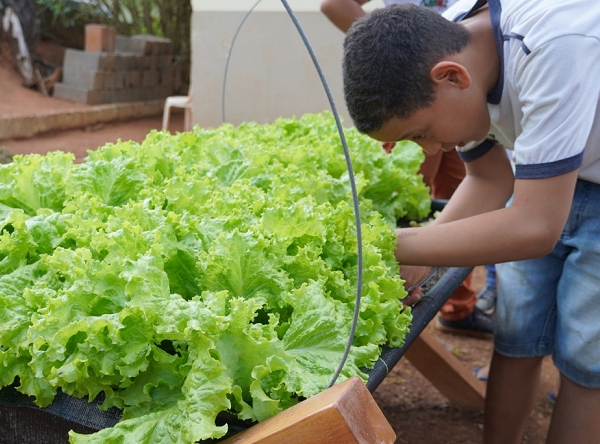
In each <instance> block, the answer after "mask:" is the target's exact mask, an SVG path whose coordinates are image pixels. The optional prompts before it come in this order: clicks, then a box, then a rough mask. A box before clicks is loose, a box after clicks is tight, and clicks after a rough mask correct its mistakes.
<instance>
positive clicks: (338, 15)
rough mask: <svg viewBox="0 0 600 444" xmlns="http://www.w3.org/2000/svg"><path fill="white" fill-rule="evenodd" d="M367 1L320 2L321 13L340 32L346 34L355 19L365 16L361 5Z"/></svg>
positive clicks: (332, 0) (338, 0)
mask: <svg viewBox="0 0 600 444" xmlns="http://www.w3.org/2000/svg"><path fill="white" fill-rule="evenodd" d="M368 1H369V0H322V1H321V12H322V13H323V14H325V15H326V16H327V18H328V19H329V20H330V21H331V23H333V24H334V25H335V26H337V27H338V28H339V29H340V30H341V31H343V32H347V31H348V29H350V26H352V23H354V22H355V20H356V19H358V18H359V17H362V16H363V15H365V11H363V9H362V5H364V4H365V3H367V2H368Z"/></svg>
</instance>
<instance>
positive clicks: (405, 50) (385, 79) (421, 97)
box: [343, 4, 470, 134]
mask: <svg viewBox="0 0 600 444" xmlns="http://www.w3.org/2000/svg"><path fill="white" fill-rule="evenodd" d="M469 41H470V34H469V32H468V31H467V30H466V29H465V28H464V26H462V25H460V24H458V23H455V22H452V21H450V20H447V19H445V18H444V17H442V16H441V15H440V14H438V13H437V12H435V11H433V10H431V9H429V8H425V7H421V6H415V5H412V4H403V5H390V6H387V7H385V8H379V9H376V10H374V11H373V12H371V13H370V14H367V15H366V16H364V17H362V18H360V19H359V20H357V21H356V22H355V23H354V24H353V25H352V27H351V28H350V30H349V31H348V33H347V35H346V38H345V40H344V59H343V79H344V96H345V99H346V105H347V107H348V111H349V113H350V117H351V118H352V120H353V121H354V125H355V126H356V129H358V131H360V132H362V133H367V134H368V133H372V132H373V131H377V130H378V129H380V128H381V127H382V125H383V124H384V123H385V122H386V121H387V120H389V119H390V118H392V117H399V118H408V117H410V116H411V115H412V114H413V113H414V112H415V111H417V110H419V109H422V108H425V107H428V106H431V105H432V104H433V102H434V100H435V93H434V88H433V82H432V80H431V78H430V74H429V73H430V71H431V68H433V66H434V65H435V64H436V63H437V62H438V61H439V60H441V58H442V57H444V56H447V55H450V54H456V53H458V52H460V51H461V50H462V49H463V48H464V47H465V46H466V45H467V44H468V43H469Z"/></svg>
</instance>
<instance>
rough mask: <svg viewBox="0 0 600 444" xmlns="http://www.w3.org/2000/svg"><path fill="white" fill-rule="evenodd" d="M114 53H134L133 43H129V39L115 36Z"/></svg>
mask: <svg viewBox="0 0 600 444" xmlns="http://www.w3.org/2000/svg"><path fill="white" fill-rule="evenodd" d="M115 52H125V53H132V52H135V51H134V50H133V43H132V41H131V38H130V37H128V36H125V35H117V37H116V39H115Z"/></svg>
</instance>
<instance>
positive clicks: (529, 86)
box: [444, 0, 600, 183]
mask: <svg viewBox="0 0 600 444" xmlns="http://www.w3.org/2000/svg"><path fill="white" fill-rule="evenodd" d="M488 3H489V6H490V15H491V16H492V26H493V29H494V31H495V34H496V40H497V44H498V47H499V48H500V51H501V53H503V54H501V62H502V75H501V78H500V80H499V82H498V85H497V86H496V89H495V90H494V91H493V92H492V93H491V94H490V96H488V108H489V110H490V116H491V120H492V127H491V129H490V133H491V134H493V135H494V136H495V138H496V139H498V140H499V141H500V142H501V143H502V144H503V145H504V146H505V147H507V148H512V149H514V157H513V160H514V163H515V175H516V177H517V178H519V179H537V178H545V177H552V176H556V175H560V174H564V173H567V172H570V171H573V170H575V169H577V168H580V170H579V177H580V178H582V179H585V180H588V181H591V182H595V183H600V82H599V81H598V74H600V26H598V23H599V22H600V8H599V7H597V5H596V3H595V2H592V1H589V0H571V1H569V2H565V1H564V0H544V1H537V2H536V1H531V0H502V1H500V0H490V1H489V2H488ZM474 4H475V1H474V0H459V2H458V3H457V4H455V5H454V7H453V8H451V9H449V10H448V11H446V13H445V14H444V16H445V17H446V18H448V19H451V20H457V19H460V18H461V16H462V15H463V14H464V13H466V12H467V11H469V10H470V8H471V7H472V6H473V5H474ZM476 150H477V149H475V150H472V151H469V152H467V153H461V154H462V155H463V158H465V160H469V158H471V159H472V158H476V157H477V153H476Z"/></svg>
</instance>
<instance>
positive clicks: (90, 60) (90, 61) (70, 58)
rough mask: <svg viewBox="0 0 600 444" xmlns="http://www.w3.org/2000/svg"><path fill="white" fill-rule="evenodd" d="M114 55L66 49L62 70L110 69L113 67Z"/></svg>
mask: <svg viewBox="0 0 600 444" xmlns="http://www.w3.org/2000/svg"><path fill="white" fill-rule="evenodd" d="M113 64H114V56H113V54H109V53H105V52H87V51H81V50H78V49H71V48H69V49H67V50H66V51H65V60H64V62H63V70H65V71H66V70H68V69H87V70H88V71H110V70H112V69H113Z"/></svg>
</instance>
